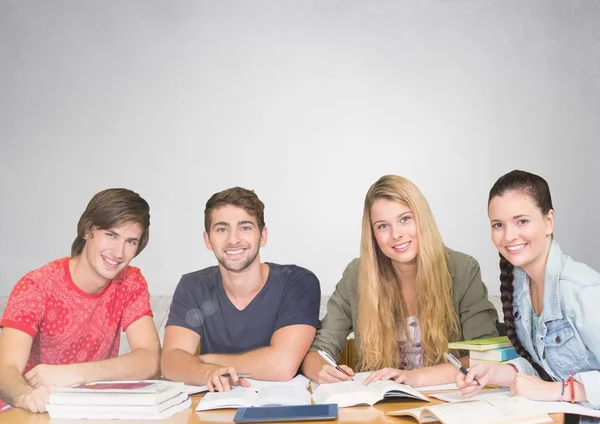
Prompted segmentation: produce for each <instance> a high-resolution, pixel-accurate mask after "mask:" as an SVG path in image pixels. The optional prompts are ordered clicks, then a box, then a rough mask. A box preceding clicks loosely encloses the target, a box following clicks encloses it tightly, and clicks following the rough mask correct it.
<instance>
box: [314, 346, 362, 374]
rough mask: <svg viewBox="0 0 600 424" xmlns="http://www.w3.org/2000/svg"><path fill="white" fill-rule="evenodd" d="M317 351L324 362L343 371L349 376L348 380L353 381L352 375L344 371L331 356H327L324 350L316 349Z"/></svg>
mask: <svg viewBox="0 0 600 424" xmlns="http://www.w3.org/2000/svg"><path fill="white" fill-rule="evenodd" d="M317 353H318V354H319V355H320V356H321V358H323V359H325V362H327V363H328V364H329V365H331V366H332V367H334V368H335V369H336V370H338V371H341V372H343V373H344V374H346V375H347V376H348V377H350V380H352V381H354V379H353V378H352V376H350V375H349V374H348V373H347V372H346V371H344V369H343V368H342V367H340V366H339V365H338V364H337V362H335V360H334V359H333V358H332V357H331V356H329V353H327V352H325V351H324V350H318V351H317Z"/></svg>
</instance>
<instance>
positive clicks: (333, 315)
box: [310, 259, 358, 360]
mask: <svg viewBox="0 0 600 424" xmlns="http://www.w3.org/2000/svg"><path fill="white" fill-rule="evenodd" d="M357 282H358V259H355V260H353V261H352V262H350V264H349V265H348V266H347V267H346V269H345V270H344V273H343V274H342V279H341V280H340V281H339V282H338V284H337V285H336V287H335V290H334V292H333V294H332V295H331V296H330V297H329V301H328V302H327V315H325V318H323V322H322V327H321V329H320V330H319V331H317V335H316V337H315V340H314V341H313V344H312V346H311V347H310V351H311V352H315V351H317V350H320V349H321V350H325V351H327V353H329V354H330V355H331V356H333V357H334V358H335V359H336V360H338V359H339V356H340V354H341V353H342V351H343V350H344V347H345V346H346V337H348V334H350V333H351V332H352V307H351V300H352V296H354V295H355V293H354V292H353V291H352V288H356V287H357Z"/></svg>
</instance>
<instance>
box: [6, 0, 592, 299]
mask: <svg viewBox="0 0 600 424" xmlns="http://www.w3.org/2000/svg"><path fill="white" fill-rule="evenodd" d="M0 71H1V78H0V141H1V149H0V180H1V181H2V183H1V188H0V202H1V208H0V295H8V294H9V292H10V290H11V288H12V286H13V285H14V284H15V282H16V281H17V280H18V279H19V278H20V277H21V276H22V275H23V274H25V273H26V272H28V271H29V270H31V269H34V268H36V267H38V266H41V265H42V264H44V263H47V262H48V261H50V260H52V259H55V258H57V257H61V256H66V255H68V254H69V249H70V244H71V242H72V240H73V238H74V236H75V229H76V224H77V220H78V218H79V216H80V214H81V212H82V211H83V209H84V208H85V205H86V204H87V202H88V200H89V199H90V198H91V196H92V195H93V194H94V193H96V192H97V191H100V190H102V189H104V188H107V187H115V186H124V187H128V188H132V189H134V190H136V191H138V192H139V193H140V194H142V196H144V197H145V198H146V199H147V200H148V201H149V203H150V204H151V207H152V226H151V239H150V244H149V246H148V248H147V250H146V251H145V252H143V253H142V254H141V255H140V256H139V257H138V258H136V259H135V260H134V262H133V264H134V265H137V266H139V267H140V268H141V269H142V271H143V272H144V274H145V275H146V277H147V279H148V281H149V284H150V290H151V292H152V293H153V294H170V293H172V292H173V290H174V288H175V285H176V284H177V282H178V280H179V277H180V275H181V274H182V273H185V272H189V271H192V270H195V269H199V268H203V267H206V266H209V265H213V264H214V263H215V259H214V257H213V256H212V253H211V252H208V251H207V250H206V249H205V247H204V243H203V242H202V238H201V235H202V230H203V228H202V211H203V209H204V204H205V202H206V200H207V199H208V197H209V196H210V195H211V194H212V193H214V192H216V191H219V190H222V189H224V188H227V187H230V186H233V185H241V186H244V187H247V188H252V189H255V190H256V192H257V193H258V195H259V196H260V197H261V198H262V199H263V200H264V202H265V203H266V205H267V209H266V219H267V225H268V227H269V230H270V239H269V242H268V245H267V247H266V248H265V249H264V250H263V254H262V257H263V259H264V260H269V261H275V262H282V263H297V264H300V265H303V266H306V267H308V268H309V269H311V270H313V271H314V272H315V273H316V274H317V276H318V277H319V278H320V280H321V284H322V289H323V292H324V293H330V292H331V291H332V290H333V288H334V286H335V283H336V282H337V281H338V279H339V277H340V276H341V273H342V270H343V269H344V267H345V265H346V264H347V263H348V262H349V261H350V259H352V258H353V257H355V256H357V255H358V248H359V240H360V222H361V214H362V202H363V198H364V195H365V193H366V190H367V189H368V187H369V186H370V185H371V184H372V183H373V182H374V181H375V180H376V179H377V178H378V177H379V176H381V175H383V174H387V173H395V174H400V175H403V176H406V177H408V178H410V179H411V180H413V181H414V182H415V183H416V184H417V185H418V186H419V187H420V188H421V190H422V191H423V192H424V194H425V195H426V197H427V198H428V200H429V202H430V204H431V206H432V208H433V211H434V213H435V215H436V217H437V221H438V225H439V227H440V229H441V232H442V235H443V237H444V240H445V242H446V243H447V244H448V245H449V246H450V247H453V248H455V249H458V250H462V251H464V252H467V253H469V254H471V255H473V256H475V257H476V258H477V259H478V260H479V261H480V263H481V266H482V269H483V275H484V279H485V281H486V283H487V285H488V287H489V289H490V291H491V292H492V293H498V278H497V274H498V268H497V259H496V258H497V253H496V251H495V249H494V247H493V245H492V242H491V240H490V235H489V223H488V221H487V208H486V206H487V205H486V202H487V192H488V190H489V188H490V187H491V185H492V184H493V182H494V181H495V180H496V178H498V177H499V176H500V175H501V174H503V173H505V172H507V171H509V170H511V169H514V168H522V169H526V170H529V171H532V172H536V173H539V174H541V175H542V176H544V177H545V178H546V179H547V180H548V181H549V183H550V186H551V189H552V194H553V197H554V203H555V208H556V222H557V229H556V236H557V240H558V241H559V242H560V243H561V245H562V247H563V250H564V251H565V252H567V253H568V254H570V255H571V256H573V257H574V258H576V259H577V260H580V261H583V262H586V263H588V264H589V265H591V266H592V267H594V268H596V269H600V257H599V255H598V249H597V247H596V245H597V242H596V240H597V239H598V237H599V236H600V224H599V222H600V221H599V219H598V216H599V215H600V203H599V201H598V195H597V182H598V175H597V170H596V163H597V160H598V153H599V148H598V147H597V146H598V142H597V140H598V134H599V132H600V131H599V130H600V119H598V115H599V112H600V108H599V106H600V78H599V77H600V2H599V1H595V0H589V1H573V0H569V1H567V0H565V1H547V0H544V1H523V0H512V1H510V0H504V1H482V0H473V1H463V0H444V1H442V0H440V1H432V0H419V1H415V0H411V1H399V0H397V1H391V0H386V1H383V0H369V1H352V0H344V1H342V0H312V1H302V0H278V1H258V0H244V1H221V0H215V1H183V0H172V1H157V0H143V1H141V0H140V1H100V0H87V1H86V0H83V1H74V0H73V1H64V0H53V1H51V2H50V1H27V0H14V1H6V0H0Z"/></svg>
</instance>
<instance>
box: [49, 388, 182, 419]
mask: <svg viewBox="0 0 600 424" xmlns="http://www.w3.org/2000/svg"><path fill="white" fill-rule="evenodd" d="M121 396H122V397H126V396H127V395H121ZM187 398H188V394H187V393H185V392H183V393H179V394H178V395H175V396H173V397H172V398H170V399H167V400H165V401H164V402H161V403H159V404H158V405H112V406H113V407H114V408H115V409H118V410H119V412H121V413H130V414H160V413H161V412H164V411H166V410H167V409H169V408H171V407H172V406H175V405H179V404H180V403H182V402H184V401H186V400H187ZM109 409H110V406H109V405H56V404H51V403H49V404H47V405H46V410H47V411H48V412H49V413H53V412H55V413H72V414H86V415H89V414H92V413H104V412H106V411H107V410H109Z"/></svg>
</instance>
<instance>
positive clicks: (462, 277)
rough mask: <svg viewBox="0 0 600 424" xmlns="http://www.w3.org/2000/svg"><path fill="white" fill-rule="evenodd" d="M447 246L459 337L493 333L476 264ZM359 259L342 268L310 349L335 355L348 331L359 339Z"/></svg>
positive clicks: (493, 314)
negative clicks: (460, 333) (342, 272)
mask: <svg viewBox="0 0 600 424" xmlns="http://www.w3.org/2000/svg"><path fill="white" fill-rule="evenodd" d="M447 250H448V255H449V257H450V275H451V276H452V282H453V299H452V300H453V301H454V310H455V311H456V314H457V316H458V317H459V321H460V326H461V329H462V338H460V339H459V340H472V339H480V338H485V337H494V336H497V335H498V330H497V329H496V322H497V321H498V313H497V311H496V309H495V308H494V306H493V305H492V303H491V302H490V301H489V300H488V296H487V288H486V286H485V284H483V281H482V279H481V271H480V269H479V264H478V263H477V261H476V260H475V259H474V258H472V257H471V256H469V255H466V254H464V253H461V252H456V251H454V250H451V249H447ZM359 263H360V259H354V260H353V261H352V262H350V264H349V265H348V266H347V267H346V269H345V270H344V274H343V275H342V279H341V280H340V282H339V283H338V284H337V286H336V287H335V291H334V292H333V294H332V295H331V297H330V298H329V301H328V302H327V315H325V317H324V318H323V321H322V322H321V329H319V330H318V331H317V335H316V337H315V340H314V341H313V344H312V346H311V348H310V350H311V351H316V350H318V349H322V350H325V351H327V352H329V354H330V355H332V356H333V357H334V358H336V359H339V356H340V353H341V352H342V350H343V349H344V346H345V344H346V338H347V337H348V335H349V334H350V333H351V332H352V331H354V337H355V339H356V341H357V342H358V343H360V331H358V330H357V327H356V319H357V316H358V268H359ZM459 340H449V341H450V342H453V341H459ZM394 342H395V340H394ZM359 359H360V358H359Z"/></svg>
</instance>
